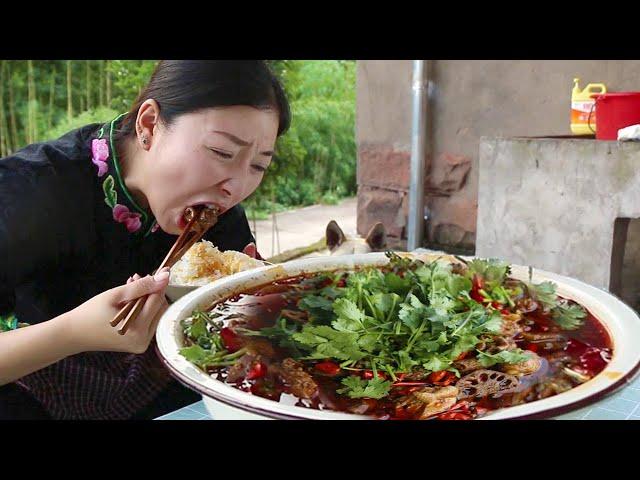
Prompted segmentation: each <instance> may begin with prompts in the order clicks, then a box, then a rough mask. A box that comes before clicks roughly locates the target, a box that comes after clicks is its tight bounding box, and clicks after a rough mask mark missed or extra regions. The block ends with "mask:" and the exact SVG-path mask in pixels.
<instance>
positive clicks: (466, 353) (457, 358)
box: [455, 352, 470, 362]
mask: <svg viewBox="0 0 640 480" xmlns="http://www.w3.org/2000/svg"><path fill="white" fill-rule="evenodd" d="M469 353H470V352H462V353H461V354H460V355H458V356H457V357H456V359H455V361H456V362H457V361H459V360H464V359H465V358H467V355H469Z"/></svg>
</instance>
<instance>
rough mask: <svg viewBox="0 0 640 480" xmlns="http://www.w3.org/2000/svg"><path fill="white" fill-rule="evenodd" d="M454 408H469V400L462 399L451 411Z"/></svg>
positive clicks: (452, 409) (452, 408)
mask: <svg viewBox="0 0 640 480" xmlns="http://www.w3.org/2000/svg"><path fill="white" fill-rule="evenodd" d="M454 410H467V411H468V410H469V402H468V401H467V400H460V401H459V402H458V403H456V404H454V405H453V406H452V407H451V408H450V409H449V411H450V412H451V411H454Z"/></svg>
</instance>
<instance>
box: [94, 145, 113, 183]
mask: <svg viewBox="0 0 640 480" xmlns="http://www.w3.org/2000/svg"><path fill="white" fill-rule="evenodd" d="M91 153H92V155H93V156H92V157H91V161H92V162H93V163H94V164H95V165H96V166H97V167H98V177H101V176H103V175H104V174H105V173H107V171H108V170H109V167H108V165H107V158H109V147H107V140H106V139H105V138H101V139H97V138H95V139H94V140H93V141H92V142H91Z"/></svg>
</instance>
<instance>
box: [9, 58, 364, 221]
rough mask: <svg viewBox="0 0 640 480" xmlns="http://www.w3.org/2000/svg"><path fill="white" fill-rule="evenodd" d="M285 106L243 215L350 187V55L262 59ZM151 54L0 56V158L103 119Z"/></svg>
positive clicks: (144, 70) (117, 106)
mask: <svg viewBox="0 0 640 480" xmlns="http://www.w3.org/2000/svg"><path fill="white" fill-rule="evenodd" d="M269 63H270V65H271V67H272V68H273V70H274V71H275V72H276V73H277V74H278V75H279V77H280V78H281V79H282V81H283V83H284V86H285V89H286V91H287V94H288V96H289V100H290V102H291V110H292V126H291V129H290V130H289V131H288V132H287V133H286V134H285V135H284V136H283V137H281V138H280V139H279V141H278V144H277V146H276V155H275V158H274V161H273V162H272V166H271V167H270V169H269V171H268V172H267V173H266V175H265V179H264V181H263V183H262V185H261V186H260V187H259V188H258V190H257V191H256V192H255V193H254V194H253V195H252V196H251V197H250V198H249V199H247V200H246V201H245V202H244V203H245V206H247V208H248V210H249V216H250V218H264V217H266V216H267V215H268V214H269V213H271V212H275V211H281V210H284V209H287V208H290V207H294V206H302V205H311V204H314V203H318V202H323V203H336V202H337V201H338V200H339V199H340V198H342V197H346V196H352V195H354V194H355V193H356V146H355V131H354V128H355V126H354V125H355V61H343V60H270V61H269ZM155 64H156V61H153V60H88V61H80V60H72V61H71V60H46V61H40V60H37V61H36V60H0V156H1V157H5V156H7V155H10V154H11V153H12V152H15V151H17V150H19V149H20V148H22V147H24V146H25V145H27V144H30V143H34V142H38V141H43V140H48V139H54V138H57V137H59V136H61V135H63V134H64V133H66V132H68V131H69V130H72V129H74V128H77V127H80V126H82V125H86V124H88V123H93V122H106V121H108V120H111V119H112V118H114V117H115V116H116V115H118V114H119V113H121V112H124V111H126V110H127V109H128V108H129V106H130V105H131V104H132V103H133V101H134V100H135V98H136V96H137V95H138V93H139V91H140V90H141V89H142V88H143V86H144V85H145V84H146V82H147V81H148V79H149V77H150V76H151V73H152V72H153V69H154V67H155Z"/></svg>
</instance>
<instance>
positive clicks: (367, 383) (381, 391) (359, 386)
mask: <svg viewBox="0 0 640 480" xmlns="http://www.w3.org/2000/svg"><path fill="white" fill-rule="evenodd" d="M342 384H343V385H344V386H345V388H341V389H339V390H337V392H338V393H341V394H343V395H344V394H346V395H347V396H349V397H350V398H375V399H379V398H382V397H385V396H386V395H387V394H388V393H389V389H390V388H391V382H390V381H388V380H384V379H382V378H380V377H375V378H372V379H371V380H363V379H362V378H360V377H356V376H353V375H352V376H349V377H346V378H344V379H343V380H342Z"/></svg>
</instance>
